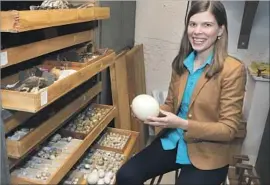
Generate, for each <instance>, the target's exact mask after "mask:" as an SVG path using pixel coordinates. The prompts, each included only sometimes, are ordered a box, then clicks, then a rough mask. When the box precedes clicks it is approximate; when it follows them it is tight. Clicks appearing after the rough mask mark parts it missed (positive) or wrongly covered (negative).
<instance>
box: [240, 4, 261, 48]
mask: <svg viewBox="0 0 270 185" xmlns="http://www.w3.org/2000/svg"><path fill="white" fill-rule="evenodd" d="M258 4H259V1H245V8H244V13H243V18H242V23H241V29H240V35H239V39H238V45H237V48H238V49H248V44H249V38H250V33H251V30H252V25H253V20H254V18H255V15H256V11H257V7H258Z"/></svg>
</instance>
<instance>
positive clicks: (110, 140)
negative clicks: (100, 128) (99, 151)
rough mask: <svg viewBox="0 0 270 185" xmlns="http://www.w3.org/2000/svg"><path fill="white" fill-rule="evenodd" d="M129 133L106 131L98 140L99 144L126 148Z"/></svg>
mask: <svg viewBox="0 0 270 185" xmlns="http://www.w3.org/2000/svg"><path fill="white" fill-rule="evenodd" d="M129 138H130V134H129V135H125V134H120V133H115V132H106V133H105V134H104V135H103V136H102V137H101V139H100V140H98V144H99V145H100V146H105V147H110V148H115V149H120V150H122V149H124V147H125V145H126V144H127V141H128V139H129Z"/></svg>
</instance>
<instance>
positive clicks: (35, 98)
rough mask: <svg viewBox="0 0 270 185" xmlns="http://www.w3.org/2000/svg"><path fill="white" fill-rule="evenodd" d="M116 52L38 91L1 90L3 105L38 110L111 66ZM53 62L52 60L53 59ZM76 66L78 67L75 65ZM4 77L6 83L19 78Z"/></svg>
mask: <svg viewBox="0 0 270 185" xmlns="http://www.w3.org/2000/svg"><path fill="white" fill-rule="evenodd" d="M114 57H115V53H111V54H110V55H107V56H105V57H102V58H101V59H99V60H97V61H95V62H93V63H91V64H89V65H88V66H86V67H82V68H79V69H78V67H77V69H78V71H77V72H75V73H73V74H71V75H69V76H68V77H66V78H64V79H61V80H59V81H56V82H55V83H53V84H52V85H50V86H49V87H46V88H44V89H43V90H41V91H40V92H38V93H27V92H17V91H11V90H1V94H2V107H3V108H5V109H11V110H18V111H25V112H33V113H35V112H37V111H39V110H40V109H42V108H44V107H45V106H47V105H49V104H51V103H52V102H54V101H55V100H57V99H58V98H60V97H62V96H63V95H65V94H66V93H67V92H69V91H71V90H72V89H74V88H75V87H77V86H79V85H80V84H82V83H83V82H85V81H87V80H88V79H90V78H91V77H92V76H94V75H95V74H96V73H98V72H100V71H102V70H104V69H105V68H107V67H109V66H110V65H111V64H113V62H114ZM51 62H52V61H51ZM75 68H76V67H75ZM7 78H12V81H11V80H9V79H6V78H4V79H2V80H3V82H4V83H5V84H7V82H9V83H11V84H12V82H13V83H15V82H16V81H15V80H17V79H18V78H16V77H14V76H12V77H7Z"/></svg>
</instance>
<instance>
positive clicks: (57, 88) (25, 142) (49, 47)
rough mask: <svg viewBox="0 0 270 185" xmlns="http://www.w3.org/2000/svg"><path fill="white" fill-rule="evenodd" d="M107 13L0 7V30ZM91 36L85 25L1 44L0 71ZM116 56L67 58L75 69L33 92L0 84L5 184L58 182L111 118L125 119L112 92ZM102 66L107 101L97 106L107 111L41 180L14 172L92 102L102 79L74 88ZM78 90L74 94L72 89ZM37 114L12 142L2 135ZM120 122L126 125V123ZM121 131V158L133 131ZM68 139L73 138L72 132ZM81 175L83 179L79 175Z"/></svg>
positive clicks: (129, 151)
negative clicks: (5, 112)
mask: <svg viewBox="0 0 270 185" xmlns="http://www.w3.org/2000/svg"><path fill="white" fill-rule="evenodd" d="M109 17H110V9H109V8H107V7H92V8H87V9H68V10H32V11H30V10H29V11H7V12H1V14H0V21H1V27H0V28H1V32H11V33H18V32H25V31H31V30H37V29H42V28H49V27H54V26H62V25H68V24H75V23H82V22H89V21H93V20H103V19H108V18H109ZM94 39H95V38H94V34H93V30H89V31H84V32H78V33H73V34H68V35H63V36H59V37H55V38H51V39H46V40H41V41H38V42H34V43H30V44H26V45H21V46H17V47H12V48H8V49H5V50H2V51H1V68H2V69H1V70H6V69H8V68H6V67H8V66H12V65H16V64H19V63H21V65H23V62H25V61H27V60H29V59H33V58H36V57H39V56H42V55H46V54H49V53H52V52H55V51H58V50H61V49H64V48H68V47H70V46H76V45H78V44H82V43H86V42H89V41H93V40H94ZM118 59H119V56H118V57H117V56H116V54H115V52H114V51H113V50H108V52H106V53H105V54H103V55H102V56H100V57H98V58H96V59H95V60H93V61H89V62H86V63H84V64H80V63H76V61H70V62H69V64H70V65H69V66H68V69H73V70H76V72H75V73H73V74H71V75H69V76H68V77H66V78H64V79H61V80H59V81H56V82H54V83H53V84H51V85H50V86H48V87H47V88H44V89H43V90H42V91H39V92H37V93H29V92H18V91H14V90H3V89H1V99H2V102H1V104H2V107H3V108H4V109H9V110H11V111H12V115H11V116H10V117H9V118H7V119H6V120H5V123H4V127H5V133H6V146H7V151H6V152H7V154H8V157H9V164H10V174H11V183H13V184H23V183H27V184H59V183H60V182H61V181H62V180H63V178H64V177H65V176H66V175H67V174H68V173H69V172H70V170H71V169H72V167H73V166H74V165H75V164H76V163H77V162H78V160H79V159H80V158H81V157H82V156H83V154H84V153H85V151H86V150H88V149H89V147H91V145H92V144H93V143H94V142H95V140H96V139H97V138H98V137H99V136H100V134H101V133H102V132H103V131H104V130H105V128H107V126H108V124H109V123H111V122H112V121H114V125H115V128H121V126H122V125H123V123H121V122H124V121H125V120H128V118H127V115H124V116H123V118H122V117H121V114H120V112H119V103H120V102H121V101H119V100H120V97H118V96H119V94H120V95H122V94H123V93H124V92H123V91H122V90H121V87H120V84H123V81H121V82H117V80H118V79H120V77H121V75H120V76H119V75H118V74H117V72H118V70H120V68H121V67H120V66H119V65H116V62H117V61H118ZM43 65H57V61H49V60H47V61H45V62H43V63H42V64H41V67H43ZM108 68H109V70H110V78H111V93H112V97H113V104H112V105H102V106H107V107H108V108H109V112H108V113H106V115H105V116H104V117H103V118H102V119H100V120H99V122H98V124H97V125H96V126H95V127H94V128H93V129H92V130H91V131H90V133H88V134H87V135H86V136H85V138H83V139H78V141H79V140H80V143H79V144H78V146H77V147H76V148H73V150H71V151H70V155H69V156H67V158H66V159H65V160H64V162H63V163H61V165H60V166H59V168H57V170H56V172H53V173H52V175H51V176H50V177H49V179H47V180H46V181H41V180H40V181H38V180H33V179H29V178H26V177H21V176H17V175H16V174H14V173H13V172H14V170H16V168H17V167H20V165H21V164H23V163H25V162H26V161H27V160H29V158H31V157H32V155H33V153H35V152H37V151H38V149H39V148H40V146H41V145H43V144H44V143H47V141H48V139H49V138H50V137H51V136H52V135H53V134H55V133H58V132H61V131H63V128H64V125H66V123H68V122H69V121H70V119H72V118H73V117H74V116H75V115H77V114H79V113H80V112H81V111H82V110H83V109H84V108H85V107H88V106H89V105H91V104H92V103H93V102H92V100H93V99H94V98H95V97H97V95H98V94H99V93H100V92H102V80H101V81H98V82H96V84H95V85H94V86H91V88H88V89H87V90H86V91H79V90H78V89H80V88H81V87H82V86H84V85H83V84H85V83H88V82H89V81H90V79H91V78H92V77H94V76H95V75H97V74H99V73H100V72H102V71H103V70H105V69H108ZM116 68H117V69H116ZM16 79H18V74H12V75H9V76H6V77H5V78H3V79H1V83H2V84H12V83H15V82H16ZM83 88H85V87H83ZM119 90H120V91H119ZM118 91H119V94H118ZM78 92H80V93H79V94H78ZM70 93H75V94H76V96H75V95H72V98H70V99H71V100H70V101H66V100H65V99H63V98H65V97H67V96H71V95H70ZM75 97H76V98H75ZM61 101H62V102H61ZM55 104H58V109H57V110H55V107H54V106H55ZM120 109H121V110H124V109H125V107H124V106H120ZM44 110H51V111H52V112H48V111H47V112H46V111H44ZM53 110H54V111H53ZM129 113H130V112H129V111H126V110H125V111H124V112H122V114H129ZM45 114H48V115H47V117H46V116H44V115H45ZM38 115H43V116H44V117H46V119H45V118H44V117H42V116H41V118H40V119H35V121H37V122H38V124H37V126H36V127H35V128H34V129H33V130H32V131H31V132H29V133H28V134H27V135H26V136H24V137H23V138H22V139H20V140H18V141H14V140H10V139H8V137H7V136H8V134H12V133H13V131H14V130H16V129H17V128H19V127H21V126H25V125H27V124H30V125H31V121H32V122H33V119H34V118H35V116H38ZM125 124H126V125H127V123H125ZM33 125H34V124H33ZM125 132H128V133H130V135H131V138H130V140H129V142H128V145H127V147H126V148H125V151H124V155H125V156H126V159H128V158H129V157H131V156H132V155H133V154H134V153H135V152H136V151H137V149H138V142H137V140H138V137H139V133H138V132H134V131H130V130H125ZM74 138H76V137H75V136H74ZM76 139H77V138H76ZM81 180H82V181H83V182H84V183H86V182H85V180H84V179H81Z"/></svg>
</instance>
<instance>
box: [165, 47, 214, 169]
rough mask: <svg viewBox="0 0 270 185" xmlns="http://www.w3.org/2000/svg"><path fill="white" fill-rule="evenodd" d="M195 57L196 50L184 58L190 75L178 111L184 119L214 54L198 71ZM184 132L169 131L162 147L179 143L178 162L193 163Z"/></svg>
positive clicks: (171, 146)
mask: <svg viewBox="0 0 270 185" xmlns="http://www.w3.org/2000/svg"><path fill="white" fill-rule="evenodd" d="M195 57H196V52H194V51H193V52H191V53H190V54H189V55H188V57H187V58H186V59H185V60H184V66H185V67H186V68H187V70H188V72H189V75H188V79H187V83H186V87H185V91H184V94H183V97H182V102H181V104H180V108H179V112H178V116H179V117H181V118H183V119H187V114H188V109H189V103H190V100H191V96H192V93H193V90H194V88H195V87H196V83H197V82H198V80H199V79H200V77H201V75H202V74H203V70H204V68H205V66H206V65H207V64H210V63H211V61H212V58H213V54H210V55H209V57H208V58H207V60H206V61H205V63H204V64H203V65H202V66H201V67H200V68H198V69H197V70H196V71H194V72H193V64H194V60H195ZM183 133H184V131H183V130H182V129H180V128H177V129H173V130H171V131H170V132H169V133H167V134H166V135H165V136H164V137H162V138H161V143H162V147H163V149H164V150H172V149H174V148H175V147H176V145H178V148H177V154H176V163H179V164H191V162H190V160H189V157H188V151H187V145H186V142H185V141H184V136H183Z"/></svg>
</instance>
